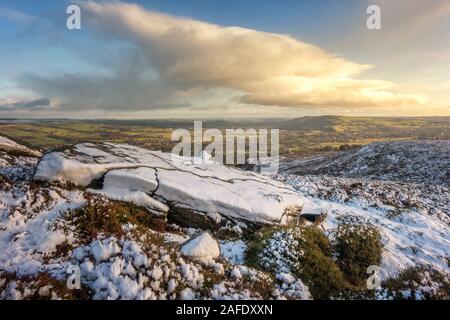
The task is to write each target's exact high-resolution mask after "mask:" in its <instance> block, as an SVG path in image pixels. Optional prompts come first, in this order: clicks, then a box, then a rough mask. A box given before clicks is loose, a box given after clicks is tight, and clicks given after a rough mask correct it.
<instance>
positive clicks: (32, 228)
mask: <svg viewBox="0 0 450 320" xmlns="http://www.w3.org/2000/svg"><path fill="white" fill-rule="evenodd" d="M50 196H51V197H52V201H51V202H50V203H48V204H45V205H44V204H43V205H42V207H43V208H42V212H39V214H36V215H34V216H33V215H30V211H28V210H29V209H26V211H23V210H22V209H20V206H24V205H25V207H27V206H31V203H32V202H35V205H36V203H38V201H39V200H41V201H44V199H43V198H41V197H45V195H41V194H37V195H33V194H31V193H25V194H23V195H21V196H19V198H15V197H11V198H9V197H5V196H4V195H3V194H2V192H0V203H3V204H5V206H4V207H3V208H2V207H1V206H0V230H1V232H0V252H1V255H0V270H4V271H8V272H15V273H17V274H19V275H30V274H37V273H38V272H40V271H43V268H44V266H43V262H42V259H43V257H44V256H48V255H50V254H52V253H53V252H55V251H56V247H57V246H58V245H59V244H61V243H63V242H64V241H69V242H70V240H71V238H72V236H71V235H70V234H66V232H65V231H64V230H62V229H59V228H58V227H57V222H58V220H59V219H60V218H61V217H62V215H63V213H64V212H66V211H67V210H69V209H73V208H77V207H79V206H81V205H82V204H83V203H84V199H82V197H81V194H80V193H79V192H77V191H75V192H66V194H65V198H61V197H60V196H58V195H56V193H53V194H51V195H50ZM36 198H37V199H36ZM38 207H39V206H37V208H38ZM11 211H12V214H8V213H9V212H11ZM31 212H32V211H31ZM12 239H13V240H12Z"/></svg>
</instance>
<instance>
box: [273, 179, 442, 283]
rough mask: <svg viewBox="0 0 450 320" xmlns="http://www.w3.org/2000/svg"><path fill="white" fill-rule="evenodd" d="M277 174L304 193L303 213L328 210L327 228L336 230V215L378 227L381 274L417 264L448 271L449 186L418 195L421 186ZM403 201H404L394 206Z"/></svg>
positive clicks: (385, 274) (388, 273)
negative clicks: (381, 263)
mask: <svg viewBox="0 0 450 320" xmlns="http://www.w3.org/2000/svg"><path fill="white" fill-rule="evenodd" d="M281 178H282V179H283V180H284V181H286V182H287V183H288V184H290V185H292V186H293V187H294V188H296V189H297V190H298V191H299V192H300V193H302V194H303V195H304V196H305V206H304V212H305V213H317V214H319V213H320V212H322V211H324V210H326V211H327V212H328V218H327V220H326V223H325V229H327V230H332V229H333V228H335V227H336V226H337V219H338V218H339V217H344V216H355V217H359V218H363V219H365V220H366V221H367V222H368V223H370V224H372V225H374V226H376V227H377V228H378V229H379V230H380V232H381V235H382V241H383V244H384V251H383V260H382V262H383V265H382V268H383V270H384V271H385V273H384V276H386V277H387V276H393V275H395V273H396V272H398V271H400V270H402V269H404V268H405V267H407V266H414V265H418V264H431V265H433V266H435V267H437V268H439V269H441V270H444V271H446V272H450V268H449V265H448V259H449V257H450V215H449V208H450V197H449V195H450V193H449V191H448V189H446V188H442V189H441V188H440V187H437V189H426V190H427V191H429V192H430V191H431V192H430V193H426V192H425V191H424V193H420V192H418V190H420V189H419V187H417V186H416V187H415V186H412V185H409V186H405V185H396V184H393V183H383V182H378V183H376V182H367V181H361V180H356V179H347V178H335V177H323V176H306V177H300V176H294V175H286V176H283V177H281ZM355 184H356V186H355ZM349 186H354V187H353V188H349ZM396 187H397V188H398V189H397V190H395V188H396ZM393 189H394V190H393ZM395 191H397V192H395ZM438 191H439V192H438ZM430 198H432V199H433V198H438V200H437V199H433V200H430ZM402 200H403V201H404V202H406V203H407V205H404V204H403V205H401V204H397V201H398V202H400V203H401V201H402Z"/></svg>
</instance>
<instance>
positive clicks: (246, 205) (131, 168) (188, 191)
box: [34, 143, 303, 224]
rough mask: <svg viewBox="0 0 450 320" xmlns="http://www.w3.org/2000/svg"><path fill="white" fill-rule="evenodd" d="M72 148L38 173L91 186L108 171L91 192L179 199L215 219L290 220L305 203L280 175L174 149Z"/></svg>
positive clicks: (47, 158)
mask: <svg viewBox="0 0 450 320" xmlns="http://www.w3.org/2000/svg"><path fill="white" fill-rule="evenodd" d="M93 146H95V148H94V147H93ZM73 149H74V150H75V151H76V152H75V151H74V150H72V149H66V150H64V151H55V152H51V153H47V154H46V155H44V157H43V158H42V159H41V161H40V162H39V165H38V167H37V170H36V173H35V175H34V179H36V180H47V181H54V180H59V181H67V182H72V183H74V184H76V185H80V186H88V185H89V184H90V183H91V182H92V181H93V180H95V179H98V178H101V177H102V176H103V175H105V177H104V184H103V188H102V189H100V190H98V191H93V190H92V189H90V191H91V192H100V193H102V194H104V195H105V196H106V197H109V198H111V199H115V200H123V201H130V202H134V203H136V204H140V205H145V206H149V207H155V208H157V209H161V211H163V212H167V208H166V207H163V206H162V204H166V205H167V204H168V203H172V204H177V205H178V206H180V207H183V208H190V209H192V210H193V211H194V212H197V213H198V214H202V215H203V214H205V213H206V214H207V215H208V216H209V217H211V218H212V220H213V221H216V222H219V221H220V219H221V217H222V216H227V217H230V218H233V219H238V220H246V221H250V222H253V223H260V224H286V223H288V222H289V220H290V219H292V218H293V217H295V216H296V215H298V214H299V213H300V212H301V208H302V206H303V200H302V198H301V197H300V196H299V195H298V194H297V193H296V192H294V191H293V190H292V189H291V188H289V187H287V186H286V185H284V184H282V183H280V182H278V181H274V180H272V179H270V178H268V177H265V176H262V175H259V174H256V173H253V172H246V171H242V170H239V169H234V168H230V167H227V166H224V165H221V164H216V163H214V162H206V163H200V164H195V163H190V164H189V163H188V164H186V161H178V160H177V158H176V157H174V158H175V160H176V161H172V156H171V155H170V154H165V153H162V152H157V151H149V150H146V149H142V148H138V147H133V146H129V145H123V144H111V143H103V144H95V145H94V144H88V146H86V144H79V145H76V146H74V147H73ZM86 149H87V150H86ZM95 150H99V152H96V151H95ZM83 152H85V153H83ZM93 155H95V156H93ZM150 198H153V199H154V201H152V200H151V199H150Z"/></svg>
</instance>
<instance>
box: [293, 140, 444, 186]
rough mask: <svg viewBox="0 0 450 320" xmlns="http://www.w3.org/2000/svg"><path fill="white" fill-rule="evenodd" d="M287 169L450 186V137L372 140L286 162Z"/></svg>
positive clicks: (337, 175)
mask: <svg viewBox="0 0 450 320" xmlns="http://www.w3.org/2000/svg"><path fill="white" fill-rule="evenodd" d="M284 172H286V173H294V174H298V175H304V174H309V175H330V176H335V177H345V178H364V179H371V180H383V181H397V182H408V183H431V184H439V185H444V186H450V141H397V142H391V143H373V144H370V145H368V146H365V147H363V148H360V149H356V150H351V151H347V152H342V153H338V154H336V155H334V156H331V157H313V158H310V159H308V160H305V161H298V162H293V163H287V164H286V166H285V167H284Z"/></svg>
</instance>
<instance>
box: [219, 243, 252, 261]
mask: <svg viewBox="0 0 450 320" xmlns="http://www.w3.org/2000/svg"><path fill="white" fill-rule="evenodd" d="M245 250H247V244H246V243H245V242H244V241H242V240H236V241H222V242H221V243H220V251H221V252H222V256H223V257H224V258H225V259H226V260H227V261H228V262H230V263H231V264H244V260H245Z"/></svg>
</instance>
